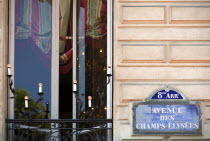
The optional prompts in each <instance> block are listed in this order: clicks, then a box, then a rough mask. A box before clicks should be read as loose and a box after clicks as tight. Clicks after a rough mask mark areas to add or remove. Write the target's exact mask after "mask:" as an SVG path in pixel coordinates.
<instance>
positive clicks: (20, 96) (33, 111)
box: [15, 89, 46, 119]
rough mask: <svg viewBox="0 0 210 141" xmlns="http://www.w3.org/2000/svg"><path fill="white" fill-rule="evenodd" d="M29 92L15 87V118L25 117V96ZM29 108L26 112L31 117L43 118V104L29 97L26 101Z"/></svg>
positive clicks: (28, 94)
mask: <svg viewBox="0 0 210 141" xmlns="http://www.w3.org/2000/svg"><path fill="white" fill-rule="evenodd" d="M30 95H31V94H30V93H29V92H27V91H26V90H24V89H16V90H15V118H16V119H25V118H26V115H25V100H24V97H25V96H29V98H31V96H30ZM28 105H29V108H28V112H29V114H30V116H31V118H33V119H44V118H45V116H46V114H45V112H44V111H45V106H44V105H43V104H42V103H40V102H39V103H37V104H36V101H35V100H33V99H29V102H28Z"/></svg>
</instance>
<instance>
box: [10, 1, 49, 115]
mask: <svg viewBox="0 0 210 141" xmlns="http://www.w3.org/2000/svg"><path fill="white" fill-rule="evenodd" d="M51 40H52V3H51V0H16V1H15V66H14V69H15V77H14V79H15V88H16V98H15V118H25V114H24V113H25V109H24V106H25V105H24V104H25V103H24V96H25V95H28V96H29V98H30V100H29V109H28V110H29V112H30V114H32V118H47V117H46V114H45V112H44V111H45V110H46V106H45V103H46V102H50V99H51V49H52V42H51ZM39 83H42V84H43V87H42V88H43V93H44V95H43V100H42V101H41V102H40V103H38V104H36V101H37V100H38V98H39V96H38V92H39V87H38V84H39ZM49 104H50V103H49Z"/></svg>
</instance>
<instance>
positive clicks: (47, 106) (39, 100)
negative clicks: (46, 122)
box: [7, 64, 50, 120]
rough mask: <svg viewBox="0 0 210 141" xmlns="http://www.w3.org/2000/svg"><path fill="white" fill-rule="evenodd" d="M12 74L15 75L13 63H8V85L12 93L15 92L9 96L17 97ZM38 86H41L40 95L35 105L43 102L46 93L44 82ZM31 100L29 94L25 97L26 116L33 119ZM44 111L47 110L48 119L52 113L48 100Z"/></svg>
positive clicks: (46, 116)
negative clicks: (12, 69)
mask: <svg viewBox="0 0 210 141" xmlns="http://www.w3.org/2000/svg"><path fill="white" fill-rule="evenodd" d="M12 76H13V75H12V73H11V65H10V64H8V65H7V78H8V85H9V89H10V91H11V93H12V94H13V96H12V97H9V98H11V99H14V98H15V94H16V91H15V89H14V87H13V80H12ZM38 86H39V92H38V96H39V97H38V99H37V100H36V104H35V105H37V104H38V103H39V102H41V101H42V100H43V95H44V93H43V91H42V86H43V84H42V83H39V84H38ZM29 100H30V97H29V96H25V97H24V101H25V117H26V119H28V120H30V119H32V117H31V115H32V114H31V113H30V112H29V108H30V105H29ZM44 112H45V118H47V119H48V114H49V113H50V111H49V103H48V102H47V103H46V111H44Z"/></svg>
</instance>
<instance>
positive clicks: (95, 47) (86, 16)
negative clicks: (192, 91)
mask: <svg viewBox="0 0 210 141" xmlns="http://www.w3.org/2000/svg"><path fill="white" fill-rule="evenodd" d="M77 16H78V19H77V20H78V25H77V26H78V27H77V36H78V37H77V39H78V41H77V43H78V44H77V80H78V96H79V100H77V116H78V118H82V119H84V118H92V119H93V118H103V119H105V118H106V85H107V84H106V63H107V62H106V60H107V57H106V54H107V49H106V48H107V1H106V0H79V2H78V13H77ZM90 96H91V97H90ZM88 97H89V98H90V99H89V100H88Z"/></svg>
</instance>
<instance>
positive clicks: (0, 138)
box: [0, 0, 8, 141]
mask: <svg viewBox="0 0 210 141" xmlns="http://www.w3.org/2000/svg"><path fill="white" fill-rule="evenodd" d="M0 19H1V20H0V141H5V140H6V138H5V137H6V124H5V119H6V116H7V114H6V113H7V112H6V96H7V95H6V92H7V86H6V83H7V80H6V66H7V61H8V60H7V58H8V55H7V52H8V43H7V42H8V3H7V0H0Z"/></svg>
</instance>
